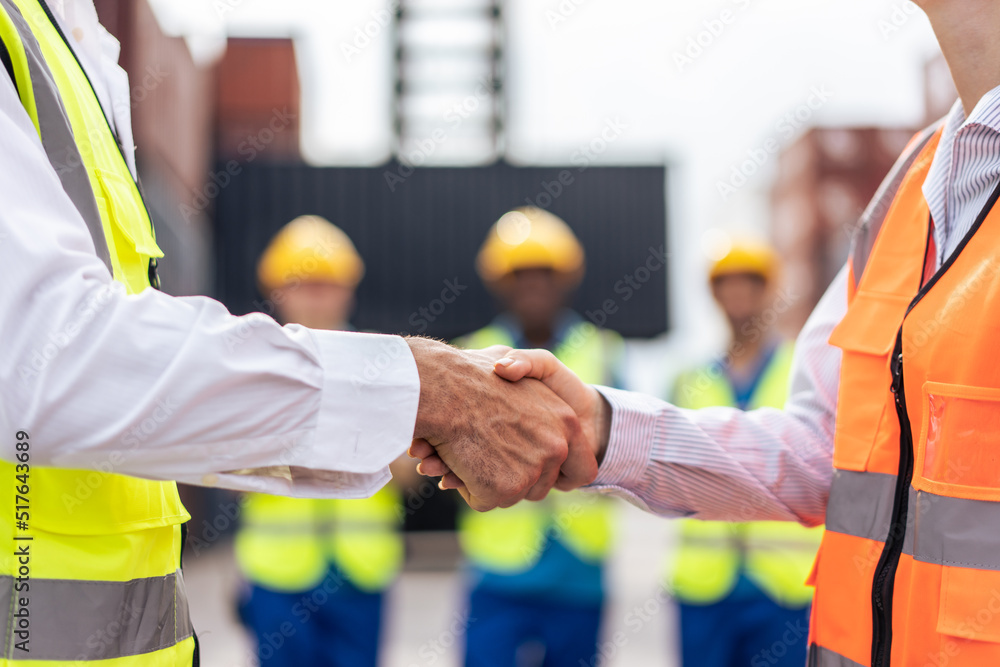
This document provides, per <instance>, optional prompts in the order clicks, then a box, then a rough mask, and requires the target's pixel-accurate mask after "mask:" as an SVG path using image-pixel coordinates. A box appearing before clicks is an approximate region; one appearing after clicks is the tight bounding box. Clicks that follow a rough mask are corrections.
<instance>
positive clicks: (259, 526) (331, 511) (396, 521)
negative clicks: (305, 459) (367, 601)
mask: <svg viewBox="0 0 1000 667" xmlns="http://www.w3.org/2000/svg"><path fill="white" fill-rule="evenodd" d="M401 509H402V504H401V499H400V494H399V491H397V490H396V488H395V487H394V486H392V485H387V486H385V487H383V488H382V489H381V490H380V491H379V492H378V493H376V494H375V495H374V496H372V497H371V498H362V499H351V500H344V499H311V498H284V497H281V496H271V495H266V494H262V493H251V494H248V496H247V498H246V499H245V504H244V507H243V513H242V517H243V523H242V525H241V527H240V530H239V532H238V533H237V535H236V560H237V563H239V565H240V569H241V570H242V571H243V574H244V575H245V576H246V577H247V579H248V580H250V581H251V582H253V583H255V584H257V585H259V586H263V587H264V588H268V589H271V590H275V591H281V592H291V593H295V592H300V591H307V590H309V589H311V588H313V587H315V586H317V585H318V584H319V583H320V582H322V580H323V578H324V577H325V576H326V573H327V571H328V570H329V567H330V563H333V564H334V565H336V566H337V568H338V569H339V570H340V572H342V573H343V574H344V575H345V576H346V577H347V579H348V580H349V581H350V582H351V584H353V585H354V586H356V587H357V588H359V589H361V590H363V591H367V592H376V591H381V590H384V589H385V588H386V587H387V586H388V585H389V584H390V583H392V580H393V579H395V578H396V575H397V574H398V573H399V569H400V567H401V566H402V564H403V555H404V550H403V537H402V535H401V534H400V532H399V528H400V524H401V523H402V516H403V514H402V512H401Z"/></svg>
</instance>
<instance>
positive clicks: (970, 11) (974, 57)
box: [920, 0, 1000, 117]
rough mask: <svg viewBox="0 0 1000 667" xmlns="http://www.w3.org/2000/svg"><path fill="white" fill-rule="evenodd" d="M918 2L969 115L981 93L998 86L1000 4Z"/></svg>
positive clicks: (960, 0)
mask: <svg viewBox="0 0 1000 667" xmlns="http://www.w3.org/2000/svg"><path fill="white" fill-rule="evenodd" d="M920 4H921V6H922V7H923V9H924V11H925V12H926V14H927V17H928V18H929V19H930V21H931V25H932V26H933V28H934V34H935V35H937V39H938V44H940V45H941V52H942V53H943V54H944V58H945V60H946V61H947V62H948V68H949V69H950V70H951V77H952V79H953V80H954V81H955V88H957V89H958V96H959V97H960V98H961V100H962V107H963V108H964V109H965V115H966V117H968V115H969V114H970V113H972V110H973V109H974V108H975V106H976V104H977V103H978V102H979V100H980V99H982V97H983V95H985V94H986V93H988V92H989V91H991V90H993V89H994V88H996V87H997V86H1000V40H998V39H997V30H998V28H1000V4H998V3H995V2H992V0H952V1H935V0H925V2H922V3H920Z"/></svg>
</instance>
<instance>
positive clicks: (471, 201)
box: [95, 0, 955, 667]
mask: <svg viewBox="0 0 1000 667" xmlns="http://www.w3.org/2000/svg"><path fill="white" fill-rule="evenodd" d="M95 4H96V6H97V9H98V13H99V15H100V17H101V20H102V23H103V24H104V25H105V26H106V27H107V28H108V30H109V31H110V32H111V33H112V34H114V35H115V36H116V37H117V38H118V39H119V41H120V42H121V44H122V54H121V64H122V66H123V67H124V68H125V69H126V70H127V71H128V72H129V75H130V78H131V85H132V113H133V124H134V127H135V136H136V143H137V144H138V153H137V156H138V162H139V169H140V173H141V178H142V181H143V185H144V187H145V190H146V195H147V198H148V199H149V201H150V207H151V209H152V212H153V214H154V217H155V219H156V225H157V240H158V243H159V244H160V246H161V247H162V248H163V249H164V251H165V252H166V258H165V259H164V261H162V263H161V267H162V268H161V276H162V283H163V287H164V289H165V290H166V291H168V292H170V293H173V294H178V295H187V294H207V295H210V296H213V297H216V298H218V299H220V300H222V301H223V302H224V303H226V304H227V305H228V306H229V307H230V309H232V310H233V312H236V313H240V314H243V313H248V312H252V311H256V310H267V309H266V308H265V307H264V306H265V305H266V300H265V298H264V296H263V295H261V294H260V293H259V292H258V288H257V281H256V275H255V270H256V262H257V259H258V257H259V256H260V254H261V252H262V251H263V250H264V248H265V247H266V246H267V244H268V242H269V240H270V239H271V238H272V236H273V235H274V234H275V233H276V232H277V231H278V230H279V229H280V228H281V227H282V226H283V225H284V224H285V223H287V222H289V221H290V220H292V219H293V218H295V217H297V216H300V215H303V214H316V215H321V216H323V217H325V218H327V219H328V220H330V221H332V222H333V223H335V224H336V225H337V226H339V227H340V228H341V229H343V230H344V231H345V232H346V233H347V234H348V236H350V238H351V239H352V240H353V242H354V244H355V246H356V247H357V250H358V253H359V254H360V256H361V257H362V258H363V259H364V261H365V264H366V275H365V278H364V280H363V281H362V282H361V283H360V285H359V286H358V291H357V297H356V308H355V310H354V313H353V316H352V318H351V323H352V324H353V325H354V326H355V327H356V328H358V329H361V330H375V331H381V332H385V333H411V334H426V335H431V336H435V337H440V338H445V339H453V338H454V337H456V336H459V335H462V334H465V333H468V332H470V331H473V330H476V329H479V328H480V327H483V326H484V325H486V324H487V323H489V322H490V321H491V319H492V318H493V317H494V316H495V315H496V314H497V312H498V310H499V305H498V304H497V302H496V300H495V299H494V298H493V297H492V296H491V294H490V292H489V291H487V289H486V288H485V287H484V286H483V284H482V282H481V281H480V280H479V277H478V275H477V272H476V265H475V258H476V252H477V250H478V249H479V247H480V244H481V243H482V242H483V239H484V237H485V236H486V234H487V231H488V230H489V229H490V227H491V225H493V224H494V223H495V222H496V221H497V219H498V218H500V216H501V215H503V214H504V213H505V212H506V211H509V210H510V209H512V208H514V207H517V206H525V205H531V206H537V207H539V208H542V209H546V210H548V211H550V212H552V213H554V214H556V215H558V216H560V217H561V218H562V219H563V220H565V221H566V222H567V224H568V225H569V226H570V227H571V228H572V230H573V232H574V233H575V234H576V236H577V237H578V238H579V240H580V242H581V244H582V246H583V248H584V250H585V252H586V256H587V269H586V274H585V276H584V277H583V279H582V283H581V284H580V288H579V290H578V291H576V293H575V296H574V297H573V303H572V305H573V307H574V309H575V310H576V311H577V312H578V313H580V314H581V315H582V316H583V317H584V318H585V319H586V320H588V321H590V322H592V323H593V324H596V325H598V326H602V327H607V328H609V329H613V330H615V331H617V332H619V333H620V334H622V336H624V337H625V339H626V344H625V348H626V353H625V356H624V361H623V370H622V372H621V376H622V384H624V385H625V386H627V387H628V388H630V389H635V390H639V391H644V392H648V393H652V394H655V395H658V396H665V395H666V393H667V391H668V387H670V386H671V384H672V382H673V379H674V377H675V376H676V375H677V373H678V372H679V371H681V370H682V369H683V368H685V367H689V366H690V365H692V364H693V363H696V362H698V361H700V360H708V359H711V358H712V357H713V356H714V355H718V354H719V350H720V349H723V348H724V346H725V345H726V343H727V330H726V326H725V320H724V318H723V317H722V316H721V314H720V312H719V310H718V309H717V307H716V305H715V303H714V302H713V299H712V295H711V292H710V289H709V282H708V280H707V278H706V276H707V269H708V266H709V265H710V263H711V262H713V261H714V260H717V259H719V258H720V257H722V256H724V255H726V253H727V252H728V251H729V250H730V248H731V246H732V244H733V242H734V239H738V238H743V237H748V236H749V237H756V238H760V239H767V240H769V241H770V242H771V243H772V244H773V245H774V247H775V248H776V249H777V251H778V253H779V254H780V256H781V258H782V271H781V274H780V284H779V285H778V290H779V291H778V294H779V298H780V299H782V301H781V303H782V304H783V305H782V307H781V308H780V309H778V310H779V311H780V317H779V318H775V319H776V321H775V322H773V323H771V322H768V323H767V326H768V327H770V326H772V325H773V327H774V328H775V330H776V331H780V332H782V333H783V334H785V335H794V333H795V332H796V331H797V330H798V328H799V327H801V325H802V323H803V322H804V321H805V318H806V317H807V315H808V313H809V312H810V310H811V309H812V307H813V306H814V305H815V303H816V301H817V300H818V298H819V297H820V295H821V294H822V293H823V291H824V289H825V288H826V285H827V284H828V283H829V281H830V279H831V278H832V277H833V275H834V274H835V273H836V271H837V270H838V269H839V268H840V266H841V265H842V263H843V261H844V258H845V257H846V252H847V248H848V244H849V241H850V235H851V232H852V230H853V227H854V224H855V222H856V220H857V218H858V216H859V214H860V213H861V211H862V210H863V208H864V207H865V205H866V204H867V202H868V200H869V198H870V197H871V195H872V194H873V193H874V191H875V189H876V188H877V186H878V184H879V182H880V181H881V178H882V176H883V175H884V174H885V173H886V171H887V170H888V169H889V167H890V166H891V164H892V163H893V161H894V159H895V157H896V156H897V155H898V154H899V152H900V151H901V150H902V148H903V146H904V145H905V144H906V142H907V141H908V139H909V138H910V137H911V136H912V134H913V133H914V132H915V131H916V130H918V129H920V128H922V127H923V126H925V125H926V124H928V123H929V122H931V121H932V120H934V119H936V118H938V117H940V116H942V115H943V114H944V113H945V112H946V111H947V110H948V108H949V107H950V105H951V103H952V102H953V101H954V99H955V92H954V89H953V87H952V85H951V80H950V76H949V74H948V70H947V67H946V65H945V64H944V62H943V60H942V59H941V58H940V54H939V52H938V49H937V45H936V43H935V41H934V37H933V34H932V32H931V30H930V27H929V25H928V23H927V21H926V19H925V18H924V17H923V14H922V13H921V12H920V11H919V10H918V9H917V8H916V6H914V5H913V4H912V3H910V2H905V1H903V0H876V1H872V0H839V1H837V2H834V1H832V0H829V1H828V0H817V1H816V2H811V3H802V2H794V1H792V0H708V1H702V2H682V1H681V0H657V1H653V0H616V1H615V2H611V1H610V0H506V1H489V0H401V1H400V0H393V1H386V0H352V1H351V2H331V1H329V0H280V1H279V0H95ZM651 256H665V257H666V259H667V261H666V263H665V266H662V267H661V268H658V269H652V268H651V267H652V265H651V264H648V263H647V260H648V259H649V258H650V257H651ZM643 267H650V268H649V269H646V268H643ZM630 278H631V279H632V282H629V279H630ZM623 281H625V283H624V284H626V285H632V287H629V288H628V292H627V294H628V298H625V294H626V291H625V288H623V287H622V285H623ZM451 285H460V286H462V288H461V289H460V290H459V291H460V296H458V297H457V298H455V299H452V301H451V302H447V301H441V298H440V297H441V296H442V294H443V291H444V290H447V289H449V288H450V286H451ZM609 304H610V305H611V306H612V307H609ZM414 484H416V485H417V486H415V487H411V488H409V489H406V490H404V491H403V498H404V502H405V503H407V505H406V506H407V507H408V508H409V509H408V510H407V511H406V512H405V517H404V518H405V526H404V538H405V545H406V560H405V564H404V567H403V574H402V576H401V577H400V578H399V579H398V580H397V581H396V583H395V584H394V585H393V586H392V587H391V589H390V590H389V592H388V593H387V595H388V602H387V614H388V615H387V625H386V628H385V631H384V633H385V640H384V646H385V648H384V651H383V658H382V662H383V664H385V665H393V666H394V665H402V666H405V667H409V666H410V665H456V664H459V660H460V657H459V649H460V646H461V643H462V636H461V635H462V634H463V630H462V628H463V627H464V625H463V623H464V621H462V619H461V614H462V611H461V610H462V605H463V595H464V589H463V580H462V577H461V568H462V564H461V563H462V557H461V556H460V550H459V548H458V545H457V540H456V538H455V525H456V508H455V505H454V503H453V502H452V501H451V499H449V498H441V497H439V495H438V494H434V495H431V493H430V492H429V491H427V493H426V496H428V497H425V496H424V495H421V493H422V492H423V491H425V490H426V489H427V488H428V487H426V485H424V486H423V487H421V486H419V485H420V483H419V482H415V483H414ZM184 493H185V501H186V503H187V504H188V506H189V508H190V509H191V512H192V514H193V516H194V519H193V521H192V523H191V524H190V538H192V539H193V542H192V544H190V545H189V551H188V553H187V555H186V557H185V567H186V571H187V573H188V574H187V576H188V585H189V589H190V593H191V597H192V607H193V608H192V611H193V614H194V619H195V623H196V627H198V628H200V640H201V646H202V661H203V663H202V664H205V665H208V666H210V667H215V666H216V665H218V666H225V667H229V666H233V667H235V666H242V665H250V664H255V663H254V661H255V656H254V651H253V647H252V643H251V640H250V637H249V635H248V634H247V633H246V632H245V631H244V630H243V629H242V628H241V627H240V626H239V625H238V622H237V620H236V613H235V611H234V610H235V602H234V601H235V599H236V598H237V596H238V594H239V591H240V589H241V587H242V586H243V584H242V583H241V581H240V578H239V575H238V574H237V571H236V568H235V566H234V564H233V553H232V534H233V532H234V530H235V528H236V525H237V523H238V522H239V514H240V511H239V507H240V504H239V503H240V501H239V499H237V498H235V497H234V496H230V495H228V494H226V493H224V492H220V491H214V490H212V491H209V490H204V489H192V488H187V489H185V490H184ZM407 494H409V495H407ZM414 494H416V495H414ZM414 499H416V501H419V502H412V501H413V500H414ZM234 508H235V509H234ZM615 516H616V518H615V524H616V536H615V541H614V548H613V551H612V555H611V557H610V561H609V565H608V572H607V577H608V586H607V588H608V591H609V596H610V597H609V604H608V605H607V606H606V608H605V611H604V627H603V630H602V633H603V635H602V636H604V637H606V638H609V640H610V639H611V638H614V639H613V641H611V644H608V646H607V650H606V651H601V653H602V657H603V662H601V663H600V664H604V665H638V664H642V665H652V664H665V665H673V664H678V663H677V660H678V658H677V655H676V652H677V648H676V637H675V629H674V625H675V621H674V616H673V615H674V610H673V608H672V605H671V603H670V602H669V601H668V600H667V599H666V598H664V597H663V595H662V588H663V585H662V561H663V557H664V554H665V553H666V552H668V551H669V549H670V548H671V545H672V544H673V540H674V539H675V536H674V528H673V526H672V525H671V524H669V523H667V522H663V521H658V520H656V519H654V518H652V517H649V516H645V515H643V514H642V513H640V512H638V511H636V510H634V509H633V508H631V507H627V506H625V505H623V504H622V505H621V506H620V507H617V508H616V515H615ZM456 615H457V616H456ZM456 619H457V620H456ZM456 628H457V630H456ZM616 633H617V634H616ZM619 639H620V640H621V641H619ZM595 664H597V661H595Z"/></svg>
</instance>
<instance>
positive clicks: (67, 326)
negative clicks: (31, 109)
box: [0, 75, 420, 497]
mask: <svg viewBox="0 0 1000 667" xmlns="http://www.w3.org/2000/svg"><path fill="white" fill-rule="evenodd" d="M0 202H2V204H0V341H3V354H2V355H0V434H3V438H0V442H7V443H12V442H13V441H14V438H13V436H14V434H15V433H16V432H18V431H26V432H28V433H29V434H30V438H31V453H32V454H31V456H32V458H31V462H32V463H33V464H35V465H45V466H57V467H63V468H97V469H101V470H105V471H109V472H116V473H122V474H128V475H133V476H137V477H145V478H151V479H173V480H178V481H182V482H188V483H191V484H202V485H218V486H223V487H228V488H233V489H240V490H255V491H265V492H271V493H282V494H288V495H298V496H321V497H331V496H336V497H356V496H363V495H368V494H370V493H372V492H374V491H375V490H377V489H378V488H379V487H381V486H382V485H383V484H384V483H385V482H386V481H387V480H388V479H389V472H388V467H387V466H388V464H389V462H390V461H392V460H393V459H395V458H396V457H398V456H399V455H400V454H401V453H402V452H403V451H404V450H405V449H406V448H407V446H408V445H409V444H410V441H411V437H412V434H413V427H414V422H415V419H416V412H417V405H418V400H419V393H420V391H419V379H418V376H417V370H416V364H415V363H414V360H413V357H412V355H411V353H410V350H409V347H408V346H407V344H406V342H405V341H404V340H403V339H401V338H399V337H396V336H380V335H374V334H358V333H345V332H329V331H316V330H310V329H306V328H304V327H299V326H286V327H281V326H279V325H278V324H277V323H276V322H275V321H274V320H272V319H270V318H268V317H266V316H264V315H249V316H246V317H235V316H233V315H231V314H230V313H229V312H228V311H227V310H226V309H225V308H224V307H223V306H222V305H221V304H220V303H218V302H216V301H214V300H212V299H208V298H204V297H184V298H177V297H171V296H168V295H166V294H163V293H162V292H158V291H156V290H153V289H147V290H145V291H144V292H142V293H141V294H138V295H127V294H125V292H124V288H123V287H122V286H121V285H120V284H119V283H115V282H114V281H112V279H111V276H110V275H109V273H108V271H107V269H106V268H105V266H104V264H103V263H102V262H101V261H100V260H99V259H98V258H97V255H96V254H95V251H94V244H93V241H92V239H91V237H90V234H89V233H88V231H87V227H86V225H85V223H84V221H83V219H82V218H81V217H80V215H79V213H78V212H77V211H76V209H75V208H74V207H73V205H72V203H71V202H70V200H69V198H68V197H67V196H66V194H65V192H64V191H63V190H62V186H61V185H60V182H59V179H58V177H57V175H56V173H55V171H54V170H53V169H52V167H51V165H50V164H49V162H48V159H47V158H46V156H45V152H44V150H43V149H42V146H41V144H40V142H39V139H38V136H37V134H36V133H35V130H34V128H33V126H32V125H31V121H30V120H29V118H28V116H27V114H26V113H25V112H24V110H23V108H22V107H21V104H20V102H19V100H18V98H17V94H16V92H15V91H14V88H13V85H12V84H11V82H10V80H9V77H7V76H5V75H4V76H0ZM0 449H2V451H0V459H4V460H8V461H11V460H13V459H14V455H15V451H14V449H13V445H12V444H8V445H3V446H0Z"/></svg>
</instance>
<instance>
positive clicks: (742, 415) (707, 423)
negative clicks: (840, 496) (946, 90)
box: [594, 87, 1000, 525]
mask: <svg viewBox="0 0 1000 667" xmlns="http://www.w3.org/2000/svg"><path fill="white" fill-rule="evenodd" d="M998 180H1000V87H998V88H995V89H994V90H992V91H990V92H989V93H987V94H986V95H985V96H983V98H982V100H980V102H979V103H978V104H977V105H976V107H975V109H974V110H973V112H972V113H971V114H970V115H969V117H968V119H966V117H965V111H964V109H963V108H962V105H961V101H959V102H956V104H955V107H954V108H953V109H952V111H951V113H950V114H949V115H948V118H947V120H946V122H945V128H944V132H943V135H942V139H941V143H940V144H939V146H938V149H937V152H936V153H935V156H934V160H933V162H932V164H931V169H930V172H929V173H928V175H927V179H926V181H925V182H924V185H923V192H924V197H925V198H926V199H927V202H928V205H929V206H930V209H931V214H932V216H933V218H934V221H935V228H934V234H935V243H936V246H937V249H938V256H937V265H938V266H940V265H941V264H942V263H943V262H944V260H945V258H947V257H948V256H949V255H950V254H951V252H952V251H954V249H955V248H956V247H957V246H958V244H959V242H960V241H961V239H962V237H963V236H965V234H966V233H967V232H968V231H969V229H970V228H971V227H972V225H973V223H974V221H975V219H976V218H977V217H978V214H979V212H980V210H981V209H982V207H983V205H984V204H985V203H986V201H987V199H988V198H989V195H990V193H991V191H992V190H993V188H994V187H995V186H996V184H997V182H998ZM846 312H847V272H846V269H845V270H842V271H841V272H840V273H839V274H838V275H837V277H836V278H834V280H833V283H832V284H831V285H830V287H829V289H828V290H827V292H826V294H825V295H824V296H823V298H822V299H821V300H820V302H819V304H818V305H817V306H816V309H815V310H814V311H813V313H812V315H811V316H810V318H809V320H808V322H807V323H806V325H805V327H804V328H803V330H802V333H801V334H800V335H799V338H798V341H797V343H796V348H795V357H794V361H793V365H792V377H791V387H790V391H789V398H788V402H787V403H786V405H785V408H784V410H775V409H770V408H763V409H760V410H754V411H752V412H741V411H739V410H736V409H734V408H708V409H704V410H697V411H692V410H682V409H680V408H677V407H675V406H672V405H670V404H668V403H665V402H663V401H660V400H658V399H656V398H652V397H646V396H641V395H638V394H631V393H628V392H622V391H616V390H613V389H604V388H602V389H601V391H602V393H603V394H604V395H605V396H606V397H607V399H608V401H609V402H610V403H611V405H612V409H613V417H612V426H611V440H610V443H609V446H608V451H607V453H606V455H605V459H604V461H603V463H602V465H601V469H600V473H599V474H598V477H597V480H595V482H594V488H596V489H597V490H600V491H603V492H606V493H610V494H613V495H619V496H621V497H623V498H625V499H626V500H629V501H630V502H632V503H634V504H636V505H638V506H640V507H642V508H643V509H647V510H650V511H653V512H657V513H659V514H662V515H665V516H673V517H678V516H695V517H698V518H702V519H728V520H748V519H793V520H798V521H801V522H802V523H805V524H807V525H817V524H819V523H822V522H823V518H824V515H825V512H826V503H827V498H828V496H829V491H830V483H831V480H832V477H833V433H834V425H835V415H836V412H837V390H838V386H839V383H840V356H841V355H840V350H839V349H838V348H836V347H833V346H832V345H830V344H829V342H828V339H829V337H830V333H831V332H832V331H833V328H834V327H835V326H836V325H837V324H838V323H839V322H840V320H841V319H842V318H843V317H844V314H845V313H846Z"/></svg>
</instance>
